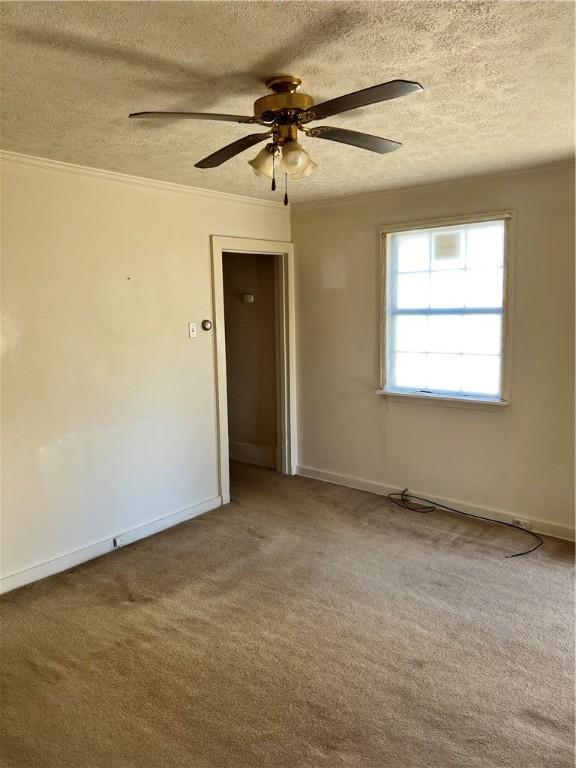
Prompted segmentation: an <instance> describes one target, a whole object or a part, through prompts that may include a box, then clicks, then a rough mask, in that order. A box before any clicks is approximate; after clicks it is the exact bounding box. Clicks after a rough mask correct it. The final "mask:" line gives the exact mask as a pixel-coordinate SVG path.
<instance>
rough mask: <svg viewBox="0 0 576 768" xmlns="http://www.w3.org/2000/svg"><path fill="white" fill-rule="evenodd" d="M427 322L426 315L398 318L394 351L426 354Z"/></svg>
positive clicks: (395, 321)
mask: <svg viewBox="0 0 576 768" xmlns="http://www.w3.org/2000/svg"><path fill="white" fill-rule="evenodd" d="M427 322H428V318H427V317H426V315H415V316H410V315H408V316H407V315H399V316H398V317H396V318H395V320H394V323H395V339H394V340H393V347H394V349H395V350H396V351H397V352H425V351H426V326H427Z"/></svg>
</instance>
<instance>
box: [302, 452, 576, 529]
mask: <svg viewBox="0 0 576 768" xmlns="http://www.w3.org/2000/svg"><path fill="white" fill-rule="evenodd" d="M296 474H297V475H301V476H302V477H309V478H312V479H313V480H322V481H323V482H325V483H332V484H333V485H343V486H345V487H347V488H355V489H356V490H358V491H367V492H368V493H375V494H377V495H379V496H387V495H388V494H389V493H398V492H399V491H402V488H400V487H398V486H394V485H387V484H385V483H376V482H374V481H372V480H363V479H361V478H359V477H350V476H348V475H340V474H338V473H336V472H326V471H325V470H323V469H316V467H301V466H298V467H297V468H296ZM410 491H411V492H412V493H414V494H415V495H416V496H423V497H425V498H427V499H430V500H431V501H435V502H437V503H439V504H446V505H447V506H449V507H455V508H456V509H461V510H462V512H468V514H470V515H477V516H479V517H491V518H493V519H494V520H501V521H502V522H504V523H511V522H512V521H513V520H514V519H515V518H519V517H521V518H522V519H523V520H528V521H529V522H530V523H531V524H532V529H533V530H534V531H535V532H536V533H542V534H544V535H545V536H553V537H554V538H556V539H566V540H567V541H574V539H575V536H574V529H573V528H570V527H569V526H565V525H558V524H557V523H550V522H548V521H547V520H537V519H535V518H529V517H526V516H525V515H524V514H521V513H518V514H512V513H511V512H504V511H502V510H500V509H492V508H491V507H479V506H477V505H475V504H468V503H467V502H465V501H461V500H460V499H450V498H446V497H444V498H441V497H440V496H435V495H434V494H432V493H426V491H418V490H415V489H413V488H410Z"/></svg>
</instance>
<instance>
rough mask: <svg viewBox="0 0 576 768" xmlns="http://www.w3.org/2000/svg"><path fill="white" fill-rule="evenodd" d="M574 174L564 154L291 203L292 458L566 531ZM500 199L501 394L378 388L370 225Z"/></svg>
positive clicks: (375, 240)
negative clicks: (393, 394) (437, 399)
mask: <svg viewBox="0 0 576 768" xmlns="http://www.w3.org/2000/svg"><path fill="white" fill-rule="evenodd" d="M573 174H574V170H573V167H571V166H569V165H566V166H563V167H562V166H560V167H555V168H549V169H540V170H539V171H535V172H528V173H524V174H518V175H506V176H499V177H496V176H494V177H487V178H484V179H475V180H466V181H458V182H453V183H444V184H437V185H433V186H427V187H418V188H413V189H403V190H396V191H390V192H387V193H382V194H381V195H379V196H376V197H370V198H366V199H357V200H356V201H351V202H345V203H344V204H340V205H334V204H332V205H316V206H314V205H309V206H301V207H296V210H295V211H294V212H293V217H292V227H293V239H294V241H295V245H296V275H297V300H298V304H297V321H298V348H299V365H298V376H299V413H300V434H299V440H300V459H299V464H300V465H301V466H302V467H304V468H305V469H304V471H307V470H312V473H316V474H317V475H320V476H324V477H330V476H332V478H333V479H336V480H339V481H345V482H348V481H350V480H351V479H352V481H358V480H360V481H367V482H368V483H373V484H374V487H375V488H376V487H377V486H378V485H381V486H400V487H405V486H408V487H409V488H410V489H412V490H415V491H420V492H423V493H426V494H432V495H435V496H436V497H441V498H444V499H446V498H450V499H455V500H458V501H461V502H463V503H466V504H468V505H472V506H476V507H479V508H480V509H486V508H488V509H493V510H497V511H501V512H502V513H504V514H510V515H513V516H514V517H520V518H531V519H534V520H536V521H544V524H542V525H539V526H537V527H540V528H541V529H545V530H547V531H549V532H555V533H558V534H560V535H568V534H569V533H570V528H571V527H572V524H573V523H572V521H573V518H572V515H573V479H572V478H573V467H574V458H573V446H572V430H573V424H574V420H573V409H572V402H573V376H572V370H573V350H574V344H573V327H574V325H573V295H574V273H573V268H574V248H573V243H574V218H573V216H574V175H573ZM507 208H511V209H513V211H514V229H515V238H514V239H515V243H514V253H513V261H514V274H513V276H512V293H513V312H512V324H513V328H512V330H513V343H512V353H511V354H512V359H511V363H512V382H511V405H510V406H509V407H508V408H493V409H491V410H487V409H486V407H484V409H483V410H482V409H478V408H474V407H472V406H467V407H463V406H462V407H448V406H446V405H432V404H431V403H421V402H416V401H406V402H399V401H397V400H396V401H393V400H389V399H386V398H384V397H382V396H380V395H377V394H376V393H375V390H376V389H377V387H378V381H379V373H378V371H379V229H380V227H381V226H382V225H385V224H396V223H402V222H409V221H416V220H422V219H428V218H431V219H435V218H438V217H443V216H446V217H450V216H459V215H462V214H464V215H468V214H474V213H478V212H484V211H492V210H502V209H507ZM335 475H336V476H340V477H334V476H335Z"/></svg>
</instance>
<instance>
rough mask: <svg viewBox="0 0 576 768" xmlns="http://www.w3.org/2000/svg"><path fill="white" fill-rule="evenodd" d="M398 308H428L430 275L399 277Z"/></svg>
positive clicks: (397, 290)
mask: <svg viewBox="0 0 576 768" xmlns="http://www.w3.org/2000/svg"><path fill="white" fill-rule="evenodd" d="M397 281H398V282H397V289H396V306H397V307H398V308H399V309H415V308H419V307H427V306H428V304H429V301H430V289H429V286H430V273H429V272H418V273H416V274H412V275H410V274H408V275H398V278H397Z"/></svg>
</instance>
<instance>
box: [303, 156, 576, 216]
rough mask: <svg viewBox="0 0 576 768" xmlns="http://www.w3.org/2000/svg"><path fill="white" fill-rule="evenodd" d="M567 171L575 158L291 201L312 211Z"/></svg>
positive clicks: (572, 166)
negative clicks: (418, 191) (414, 192)
mask: <svg viewBox="0 0 576 768" xmlns="http://www.w3.org/2000/svg"><path fill="white" fill-rule="evenodd" d="M565 171H571V172H572V174H574V158H567V159H565V160H560V161H558V162H554V163H546V164H542V165H532V166H527V167H525V168H516V169H512V170H508V171H497V172H495V173H486V174H480V175H475V176H457V177H454V178H451V179H442V180H439V181H428V182H423V183H421V184H406V185H399V186H393V187H385V188H383V189H380V190H376V191H372V192H360V193H358V194H356V195H342V196H340V197H328V198H322V199H321V200H304V201H302V202H301V203H299V202H294V203H291V206H290V207H291V208H292V211H293V212H297V211H311V210H314V209H319V208H332V207H334V208H336V207H339V206H346V205H354V204H357V205H360V204H362V203H369V202H373V201H377V200H381V199H382V198H383V197H384V196H386V195H391V194H395V193H402V192H410V191H411V190H414V189H424V188H426V187H441V186H445V185H446V184H465V183H466V182H471V181H478V182H482V181H490V180H494V181H497V180H498V179H502V180H504V179H507V178H509V177H512V176H534V175H538V174H543V173H562V172H565Z"/></svg>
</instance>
